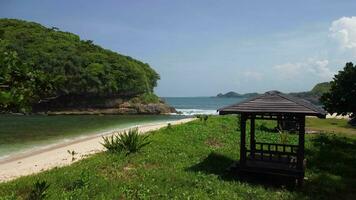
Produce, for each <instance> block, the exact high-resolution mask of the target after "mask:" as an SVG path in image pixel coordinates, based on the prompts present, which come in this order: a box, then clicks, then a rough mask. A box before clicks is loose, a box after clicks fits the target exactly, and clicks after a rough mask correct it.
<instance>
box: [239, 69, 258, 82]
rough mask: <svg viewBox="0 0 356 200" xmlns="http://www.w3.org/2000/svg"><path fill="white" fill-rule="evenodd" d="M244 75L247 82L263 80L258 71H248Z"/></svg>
mask: <svg viewBox="0 0 356 200" xmlns="http://www.w3.org/2000/svg"><path fill="white" fill-rule="evenodd" d="M243 75H244V77H245V78H246V79H247V80H256V81H260V80H262V74H261V73H260V72H257V71H251V70H247V71H244V72H243Z"/></svg>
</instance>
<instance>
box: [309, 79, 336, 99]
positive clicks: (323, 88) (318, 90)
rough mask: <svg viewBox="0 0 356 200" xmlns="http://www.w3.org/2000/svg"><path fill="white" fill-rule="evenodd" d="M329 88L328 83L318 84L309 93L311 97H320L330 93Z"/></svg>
mask: <svg viewBox="0 0 356 200" xmlns="http://www.w3.org/2000/svg"><path fill="white" fill-rule="evenodd" d="M330 87H331V86H330V83H329V82H323V83H318V84H316V85H315V86H314V87H313V89H312V90H311V91H310V93H311V94H313V95H318V96H322V95H323V94H325V93H327V92H329V91H330Z"/></svg>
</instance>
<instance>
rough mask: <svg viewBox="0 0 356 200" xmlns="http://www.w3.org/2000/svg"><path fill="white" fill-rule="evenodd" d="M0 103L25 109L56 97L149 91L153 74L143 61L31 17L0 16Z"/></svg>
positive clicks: (11, 108)
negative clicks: (37, 21) (26, 18)
mask: <svg viewBox="0 0 356 200" xmlns="http://www.w3.org/2000/svg"><path fill="white" fill-rule="evenodd" d="M0 33H1V34H0V109H1V110H2V111H13V112H28V111H29V110H30V109H31V107H32V106H33V105H35V104H37V103H39V102H46V101H49V100H53V99H56V98H60V97H67V96H70V97H71V96H73V97H83V96H84V97H93V96H94V97H95V96H101V97H106V96H124V97H134V96H137V95H142V94H144V93H152V92H153V88H154V87H155V86H156V85H157V80H158V79H159V75H158V74H157V73H156V72H155V71H154V70H153V69H152V68H151V67H150V66H149V65H148V64H146V63H142V62H140V61H138V60H135V59H133V58H131V57H129V56H124V55H120V54H118V53H115V52H112V51H110V50H107V49H103V48H102V47H100V46H98V45H95V44H93V42H92V41H89V40H87V41H84V40H80V38H79V36H77V35H75V34H72V33H68V32H63V31H59V29H58V28H47V27H44V26H42V25H40V24H37V23H33V22H26V21H22V20H15V19H0Z"/></svg>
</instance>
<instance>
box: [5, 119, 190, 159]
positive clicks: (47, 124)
mask: <svg viewBox="0 0 356 200" xmlns="http://www.w3.org/2000/svg"><path fill="white" fill-rule="evenodd" d="M182 118H185V116H180V115H176V116H173V115H102V116H100V115H57V116H45V115H0V161H1V160H3V159H6V158H8V157H9V156H11V155H14V154H19V153H26V152H28V151H32V150H40V149H43V148H49V147H51V146H53V145H55V144H58V143H62V142H63V143H64V142H70V141H73V140H76V139H80V138H85V137H88V136H92V135H96V134H99V135H100V134H101V133H104V132H108V131H112V130H119V129H124V128H129V127H136V126H139V125H146V124H156V123H162V122H169V121H175V120H178V119H182Z"/></svg>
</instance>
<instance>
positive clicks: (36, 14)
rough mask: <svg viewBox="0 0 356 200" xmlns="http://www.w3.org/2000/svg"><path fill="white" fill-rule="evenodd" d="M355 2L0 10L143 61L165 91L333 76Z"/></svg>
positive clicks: (107, 4) (181, 1) (282, 86)
mask: <svg viewBox="0 0 356 200" xmlns="http://www.w3.org/2000/svg"><path fill="white" fill-rule="evenodd" d="M99 2H100V3H99ZM355 9H356V1H351V0H343V1H328V0H304V1H302V0H300V1H291V0H278V1H277V0H270V1H257V0H252V1H251V0H250V1H237V0H231V1H228V0H221V1H217V0H215V1H212V0H176V1H174V0H170V1H167V0H162V1H159V0H131V1H126V0H125V1H124V0H123V1H120V0H115V1H114V0H112V1H108V0H102V1H89V0H85V1H84V0H77V1H73V0H61V1H55V0H46V1H43V0H26V1H23V0H22V1H20V0H0V18H16V19H23V20H27V21H33V22H37V23H40V24H43V25H45V26H48V27H58V28H59V29H60V30H62V31H68V32H72V33H75V34H77V35H79V36H80V37H81V39H84V40H93V41H94V43H96V44H98V45H100V46H102V47H104V48H106V49H111V50H113V51H116V52H118V53H120V54H124V55H129V56H131V57H134V58H136V59H138V60H141V61H143V62H146V63H149V64H150V66H151V67H152V68H153V69H155V70H156V71H157V72H158V73H159V74H160V76H161V80H160V81H159V82H158V86H157V88H156V89H155V92H156V93H157V94H158V95H159V96H165V97H167V96H215V95H216V94H218V93H220V92H222V93H225V92H228V91H236V92H239V93H246V92H265V91H269V90H279V91H282V92H292V91H293V92H298V91H308V90H310V89H311V88H312V87H313V86H314V85H315V84H316V83H319V82H324V81H330V80H332V77H333V76H334V74H335V73H337V72H338V71H339V70H341V69H342V68H343V66H344V65H345V63H346V62H355V56H356V13H355ZM354 15H355V16H354Z"/></svg>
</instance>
